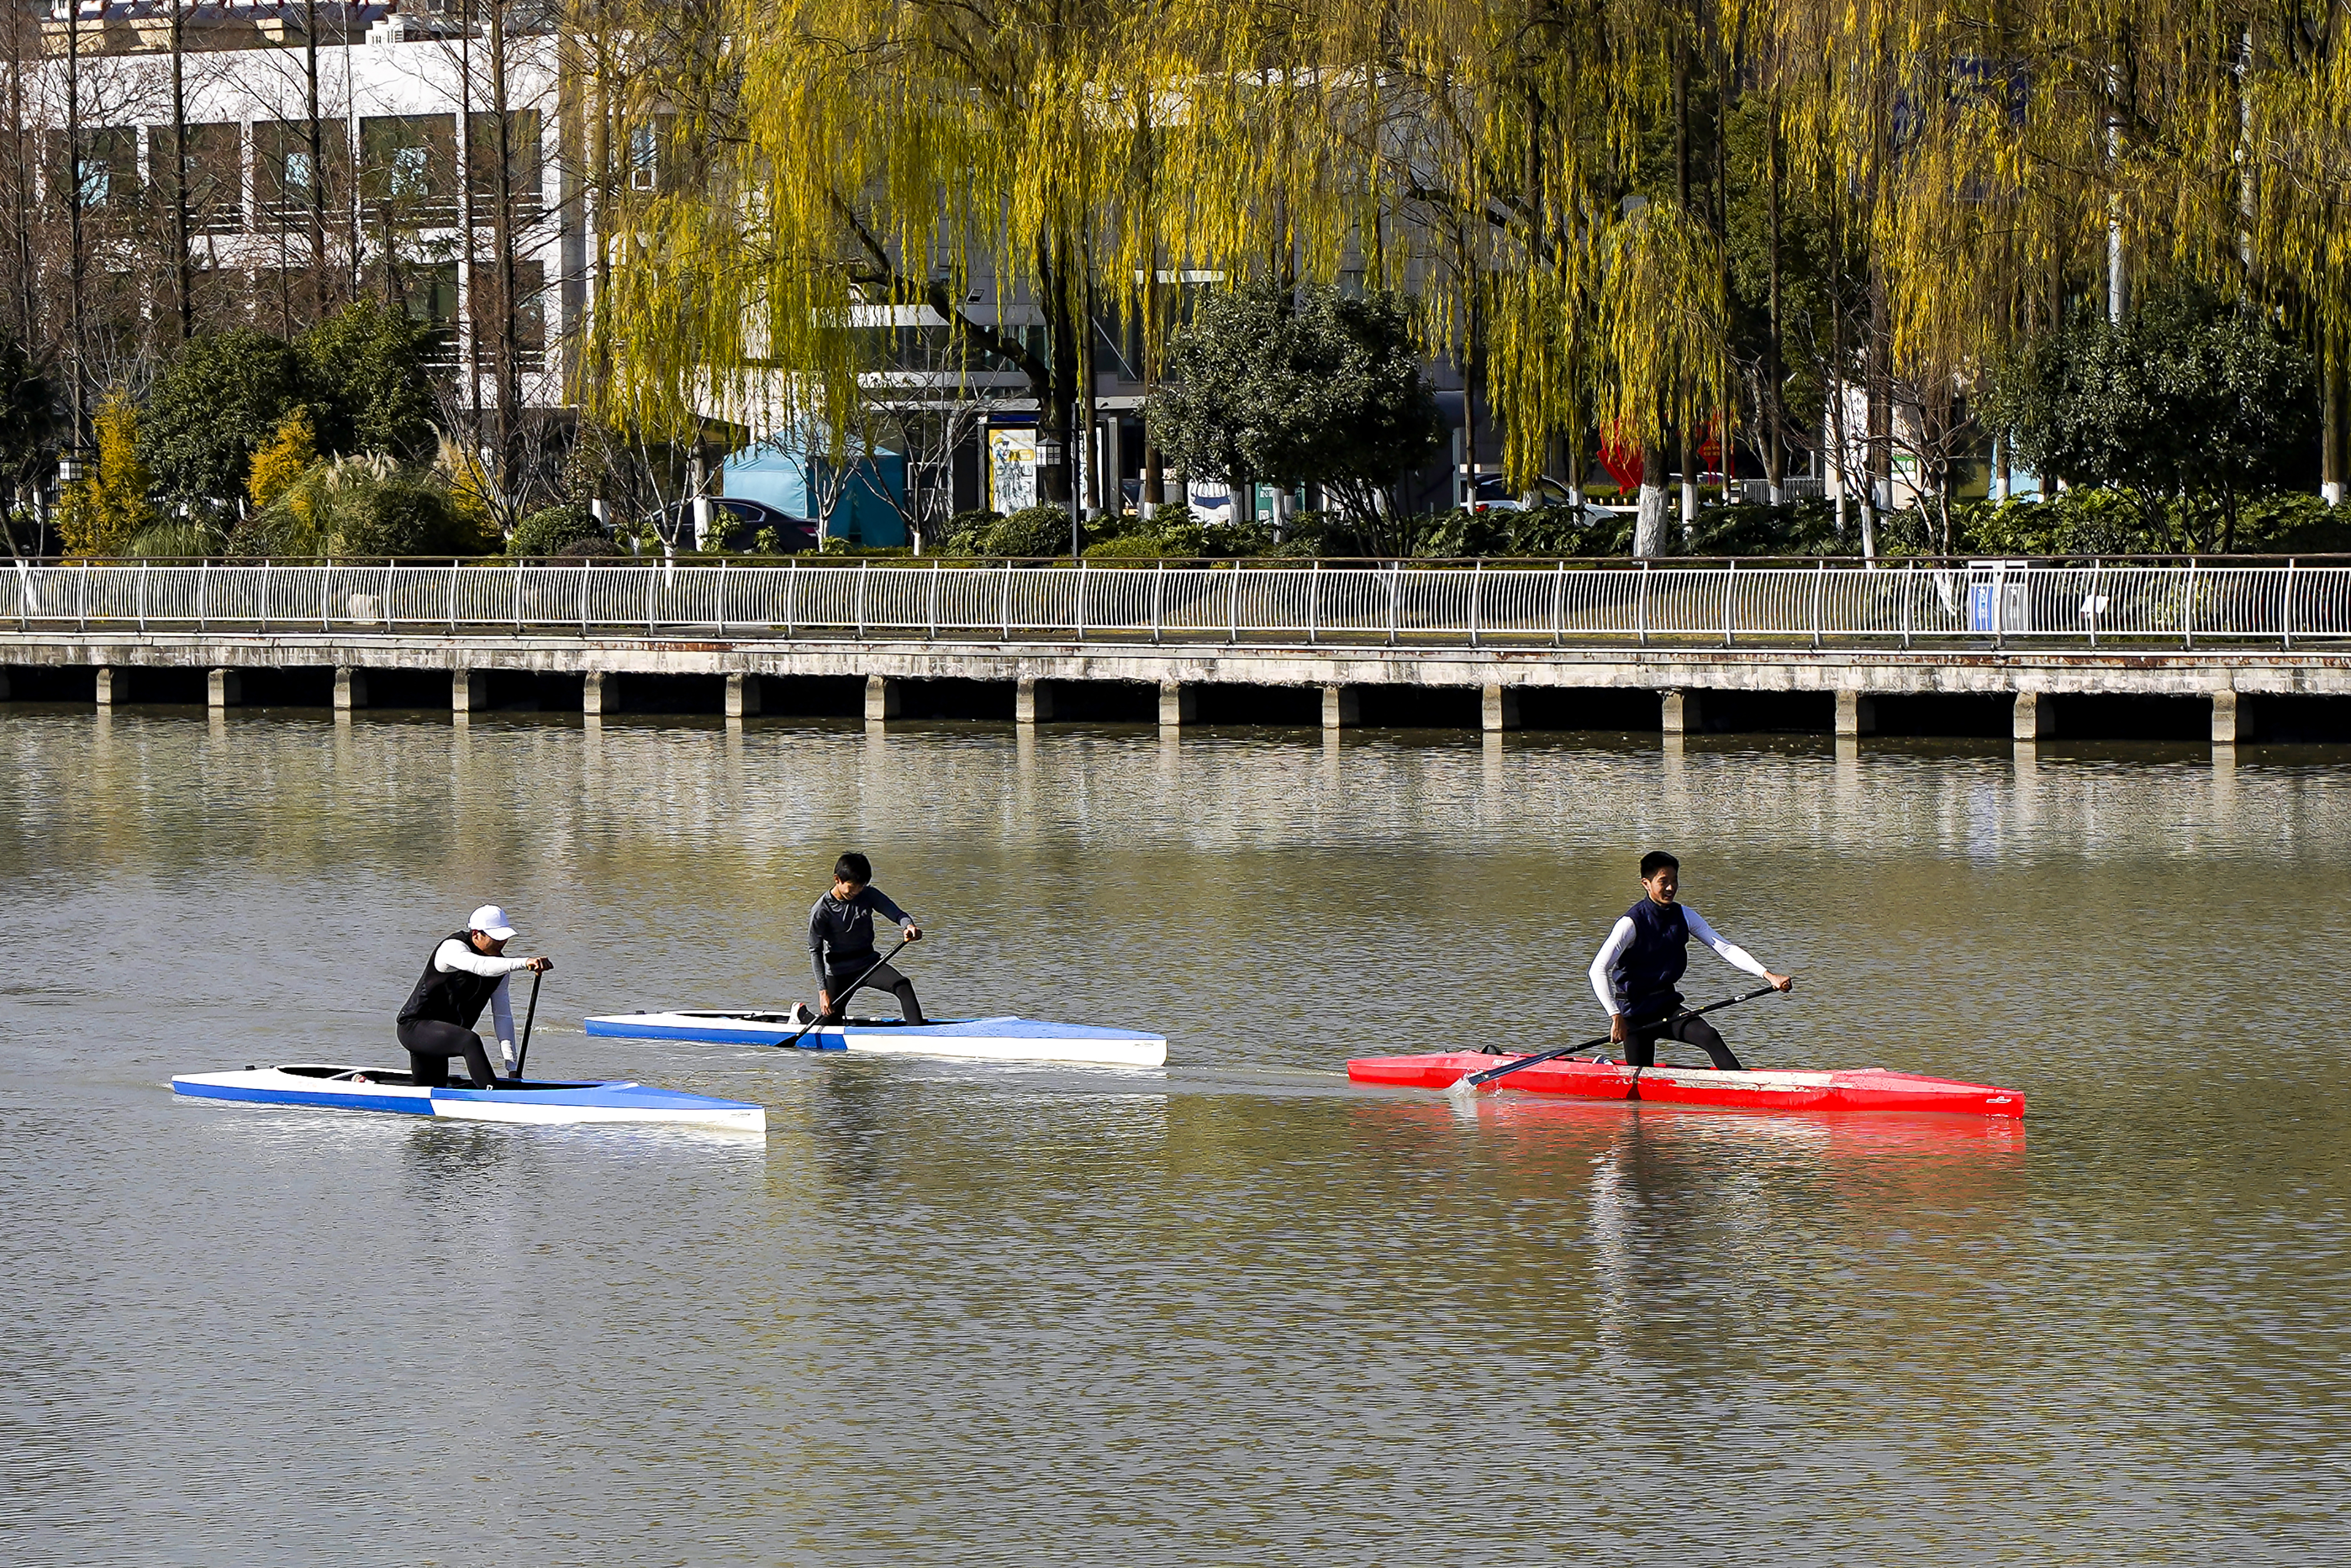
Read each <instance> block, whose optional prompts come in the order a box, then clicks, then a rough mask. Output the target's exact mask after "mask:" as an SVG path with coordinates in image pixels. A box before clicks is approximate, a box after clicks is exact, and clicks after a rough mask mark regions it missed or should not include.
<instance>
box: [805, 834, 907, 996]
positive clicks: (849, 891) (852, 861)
mask: <svg viewBox="0 0 2351 1568" xmlns="http://www.w3.org/2000/svg"><path fill="white" fill-rule="evenodd" d="M876 910H879V911H881V912H882V913H883V915H887V916H888V917H889V918H890V920H891V921H892V922H893V924H895V925H897V926H898V927H899V929H901V930H902V931H904V933H905V936H906V940H907V941H909V942H919V941H921V940H922V939H923V932H922V928H921V927H920V926H918V925H915V924H914V917H913V916H912V915H908V914H907V913H906V912H905V911H904V910H903V909H901V908H899V907H898V906H897V905H896V904H893V903H891V902H890V895H889V894H886V893H883V891H882V890H881V889H880V888H878V887H875V886H874V885H873V864H872V862H871V861H868V860H867V859H866V858H865V857H864V856H863V855H861V854H859V853H857V852H854V851H852V852H850V853H848V854H845V855H843V856H841V858H840V859H839V860H837V861H835V862H833V865H832V891H831V892H830V893H828V894H825V895H824V896H823V897H822V898H820V899H818V900H817V901H816V907H815V908H813V909H811V910H810V911H809V956H810V958H811V959H813V960H814V961H815V964H816V990H817V998H816V1005H817V1012H818V1015H819V1016H820V1017H835V1016H840V1015H841V1014H843V1013H845V1011H846V1009H848V1007H849V998H850V993H851V992H852V991H856V990H859V989H862V988H863V987H866V986H872V987H873V988H876V989H878V990H884V991H889V992H892V993H893V994H894V995H895V996H896V997H897V998H898V1009H899V1010H900V1011H901V1012H903V1013H904V1014H905V1015H906V1021H907V1022H908V1023H920V1022H922V1021H923V1004H922V1003H921V1002H920V1001H919V1000H917V999H916V998H915V996H914V981H912V980H910V979H908V978H906V977H905V976H904V975H902V974H900V973H898V971H897V970H895V969H893V968H892V967H890V966H889V965H887V964H882V965H881V967H879V968H875V967H874V966H875V965H876V964H877V963H880V961H881V957H882V955H881V954H879V953H877V952H875V951H874V949H873V914H874V911H876ZM868 969H872V971H873V972H872V974H870V975H868V974H866V971H867V970H868ZM860 976H863V977H864V978H863V979H862V980H861V979H860V978H859V977H860ZM794 1016H795V1017H796V1018H797V1017H798V1010H797V1009H795V1013H794ZM800 1021H803V1022H807V1021H813V1020H808V1019H802V1020H800Z"/></svg>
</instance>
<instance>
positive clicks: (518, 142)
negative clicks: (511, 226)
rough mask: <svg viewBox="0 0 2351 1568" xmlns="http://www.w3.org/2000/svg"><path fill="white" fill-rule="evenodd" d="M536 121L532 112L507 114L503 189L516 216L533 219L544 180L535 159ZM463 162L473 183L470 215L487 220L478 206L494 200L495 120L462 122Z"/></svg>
mask: <svg viewBox="0 0 2351 1568" xmlns="http://www.w3.org/2000/svg"><path fill="white" fill-rule="evenodd" d="M538 138H539V119H538V110H535V109H521V110H511V111H509V112H508V113H507V191H508V193H509V198H510V199H511V200H512V202H513V204H514V212H515V215H516V216H517V217H536V216H537V215H538V211H539V207H540V205H541V204H542V200H543V198H542V196H541V193H540V190H539V187H540V185H541V184H542V183H544V181H545V174H544V171H543V165H542V164H541V162H540V159H539V145H538ZM465 154H466V156H465V162H466V165H467V174H468V176H469V178H470V179H471V181H472V183H473V189H474V202H475V207H474V214H475V220H476V221H478V222H483V223H487V222H489V221H491V219H492V217H493V216H495V214H489V213H486V212H485V211H484V209H483V206H482V204H484V203H486V202H496V200H497V198H498V117H497V116H496V115H495V114H476V115H473V116H470V117H469V118H468V119H467V120H466V123H465Z"/></svg>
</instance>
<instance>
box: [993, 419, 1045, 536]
mask: <svg viewBox="0 0 2351 1568" xmlns="http://www.w3.org/2000/svg"><path fill="white" fill-rule="evenodd" d="M987 504H988V505H989V506H990V507H994V508H995V509H996V510H997V511H999V512H1003V513H1005V514H1007V515H1009V514H1011V513H1013V512H1017V511H1019V510H1020V509H1021V508H1022V507H1033V506H1035V505H1036V504H1037V430H1036V427H1035V426H1034V425H1016V426H1013V427H1011V428H1009V429H1003V428H998V429H992V430H990V431H989V432H988V433H987Z"/></svg>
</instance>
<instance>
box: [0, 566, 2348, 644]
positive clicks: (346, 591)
mask: <svg viewBox="0 0 2351 1568" xmlns="http://www.w3.org/2000/svg"><path fill="white" fill-rule="evenodd" d="M14 578H15V582H14V592H13V594H9V593H7V592H6V591H5V590H0V617H5V620H7V621H13V622H15V623H16V629H17V630H19V631H21V632H34V631H57V630H73V631H89V630H102V629H119V628H131V629H136V630H141V631H152V630H171V631H181V630H191V629H193V630H197V631H210V630H213V629H215V628H217V629H221V630H235V631H239V632H287V633H293V632H385V633H392V632H401V633H409V634H413V633H417V632H436V631H437V632H459V631H465V632H484V631H489V632H497V631H505V632H514V633H530V632H538V633H554V632H569V633H573V634H577V635H606V636H610V635H616V634H627V633H631V632H634V633H637V634H640V635H648V636H650V635H659V634H664V633H678V632H705V633H709V634H712V635H715V636H719V637H725V638H731V639H738V640H755V639H768V638H811V639H825V640H839V639H841V638H843V637H851V638H856V639H860V640H877V639H878V640H890V641H907V640H935V641H943V642H955V643H970V642H982V643H1038V642H1069V641H1092V640H1096V639H1101V640H1105V641H1120V640H1130V641H1140V640H1149V641H1151V642H1175V643H1214V642H1223V643H1243V642H1256V643H1266V642H1271V643H1283V642H1298V643H1313V644H1321V643H1337V644H1348V645H1364V644H1416V645H1424V646H1425V645H1429V644H1442V643H1463V644H1468V645H1475V646H1486V645H1494V646H1503V647H1527V646H1545V645H1549V646H1562V647H1563V646H1568V645H1587V646H1588V645H1614V644H1623V643H1631V644H1635V645H1638V646H1649V645H1668V646H1688V645H1691V644H1707V643H1711V644H1716V645H1720V646H1728V647H1737V646H1740V645H1742V644H1763V643H1771V644H1781V645H1786V644H1797V645H1804V646H1811V647H1823V646H1826V645H1828V644H1829V643H1843V644H1865V645H1875V646H1896V647H1912V646H1918V645H1922V644H1924V645H1935V646H1946V647H1948V646H1955V645H1956V646H1963V647H1990V648H2001V647H2007V646H2011V645H2032V644H2077V645H2080V646H2083V647H2085V648H2116V647H2120V648H2129V647H2133V646H2141V647H2144V646H2148V645H2158V646H2179V647H2194V646H2197V645H2199V644H2201V643H2233V644H2247V643H2250V644H2255V645H2265V646H2276V647H2281V648H2291V647H2294V646H2296V645H2299V644H2302V643H2314V642H2325V641H2330V640H2342V639H2346V638H2351V564H2341V563H2337V562H2335V561H2332V560H2330V561H2328V562H2326V563H2324V564H2314V563H2310V562H2294V561H2290V562H2287V563H2286V564H2284V565H2261V566H2240V565H2215V564H2211V563H2208V562H2202V561H2196V562H2190V563H2188V564H2185V565H2178V564H2162V565H2150V564H2146V563H2143V562H2127V561H2125V562H2114V561H2108V562H2098V561H2093V562H2088V563H2078V562H2077V563H2066V564H2062V565H2045V564H2041V563H2025V562H2006V561H1976V562H1928V561H1907V562H1895V563H1886V562H1879V563H1876V565H1874V566H1872V565H1865V564H1864V563H1856V562H1846V561H1837V562H1830V561H1818V562H1814V563H1811V564H1808V565H1787V564H1772V565H1764V566H1742V565H1740V564H1738V563H1736V562H1732V563H1730V564H1728V565H1721V564H1709V565H1703V566H1701V565H1675V564H1671V563H1669V562H1646V563H1638V562H1636V563H1595V562H1583V561H1560V562H1550V563H1533V562H1520V561H1510V562H1484V563H1479V564H1477V565H1474V566H1472V565H1462V566H1450V565H1447V566H1406V565H1403V564H1400V563H1388V564H1375V563H1359V562H1345V563H1327V562H1300V563H1298V564H1296V565H1288V564H1280V565H1255V564H1251V565H1242V566H1233V565H1216V566H1189V565H1186V566H1170V565H1165V564H1156V563H1122V564H1119V565H1114V566H1095V565H1092V564H1091V563H1089V564H1087V565H1084V566H1081V567H1076V568H1072V567H1071V566H1069V565H1067V564H1066V563H1064V564H1061V565H1060V566H1055V565H1051V564H1040V563H1033V562H1029V563H1021V562H998V563H996V564H993V565H971V566H943V565H940V564H939V563H937V562H923V561H908V560H879V561H872V560H869V561H855V562H810V563H806V564H804V563H802V562H800V561H798V560H791V561H785V562H779V563H778V564H775V565H772V566H770V565H765V564H761V565H748V564H744V563H741V562H737V561H731V560H730V561H726V562H721V563H718V564H715V565H701V564H695V565H684V564H677V563H664V562H653V563H646V564H638V563H633V562H632V563H625V564H621V565H605V564H601V563H596V562H589V563H585V564H564V565H545V566H534V565H523V564H508V563H484V564H452V563H447V562H444V563H442V564H440V565H415V564H399V565H392V564H382V563H379V564H376V565H317V564H311V563H302V564H287V563H282V562H268V561H264V562H256V563H251V564H247V563H244V562H204V563H200V564H196V565H185V566H182V565H156V564H151V563H143V562H142V563H131V564H90V563H80V562H77V563H69V564H63V565H42V566H36V565H31V564H27V563H19V564H18V565H17V566H16V569H15V571H14ZM11 598H13V600H14V602H13V603H11V602H9V601H10V599H11Z"/></svg>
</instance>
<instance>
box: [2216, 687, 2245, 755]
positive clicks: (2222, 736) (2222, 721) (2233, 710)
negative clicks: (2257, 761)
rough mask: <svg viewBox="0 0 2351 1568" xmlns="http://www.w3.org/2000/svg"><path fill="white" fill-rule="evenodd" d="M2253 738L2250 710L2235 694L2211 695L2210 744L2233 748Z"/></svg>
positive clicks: (2220, 693)
mask: <svg viewBox="0 0 2351 1568" xmlns="http://www.w3.org/2000/svg"><path fill="white" fill-rule="evenodd" d="M2252 738H2253V715H2252V707H2251V706H2250V705H2248V704H2247V703H2246V701H2245V699H2244V698H2243V697H2241V696H2240V695H2237V694H2236V693H2235V692H2214V693H2213V694H2212V744H2213V745H2215V746H2234V745H2236V744H2237V743H2238V742H2239V741H2241V740H2251V739H2252Z"/></svg>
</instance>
